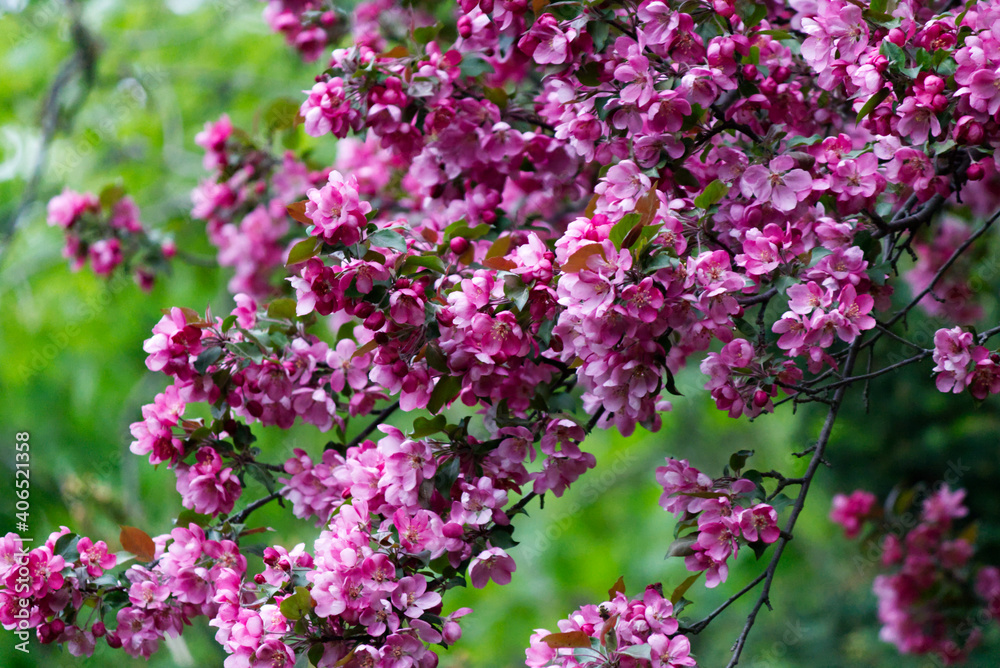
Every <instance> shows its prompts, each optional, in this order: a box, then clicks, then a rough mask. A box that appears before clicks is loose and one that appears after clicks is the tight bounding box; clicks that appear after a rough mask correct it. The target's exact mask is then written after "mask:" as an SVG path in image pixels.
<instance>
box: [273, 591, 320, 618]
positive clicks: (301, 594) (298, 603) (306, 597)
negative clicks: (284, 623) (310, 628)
mask: <svg viewBox="0 0 1000 668" xmlns="http://www.w3.org/2000/svg"><path fill="white" fill-rule="evenodd" d="M315 605H316V603H315V601H313V599H312V596H311V595H310V594H309V590H308V589H306V588H305V587H296V588H295V593H294V594H292V595H291V596H289V597H288V598H286V599H285V600H284V601H282V602H281V607H280V610H281V614H282V615H283V616H284V617H285V619H291V620H296V619H302V618H303V617H305V616H306V615H308V614H309V613H310V612H311V611H312V609H313V606H315Z"/></svg>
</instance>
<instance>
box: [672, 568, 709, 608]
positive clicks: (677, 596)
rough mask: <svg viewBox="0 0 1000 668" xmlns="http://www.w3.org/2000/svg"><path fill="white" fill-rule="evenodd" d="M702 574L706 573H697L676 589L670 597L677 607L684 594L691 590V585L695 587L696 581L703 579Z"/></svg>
mask: <svg viewBox="0 0 1000 668" xmlns="http://www.w3.org/2000/svg"><path fill="white" fill-rule="evenodd" d="M702 572H704V571H701V572H698V573H695V574H694V575H692V576H691V577H689V578H687V579H686V580H684V582H682V583H680V584H679V585H677V588H676V589H674V592H673V593H672V594H671V595H670V602H671V603H673V604H675V605H676V604H677V602H678V601H680V600H681V599H682V598H683V597H684V594H685V593H686V592H687V590H688V589H690V588H691V585H693V584H694V583H695V581H697V580H698V578H699V577H701V573H702Z"/></svg>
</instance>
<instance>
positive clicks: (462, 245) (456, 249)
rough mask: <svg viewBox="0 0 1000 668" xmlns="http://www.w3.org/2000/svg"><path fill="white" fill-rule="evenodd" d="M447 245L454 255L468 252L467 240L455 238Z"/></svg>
mask: <svg viewBox="0 0 1000 668" xmlns="http://www.w3.org/2000/svg"><path fill="white" fill-rule="evenodd" d="M448 245H449V246H450V247H451V252H452V253H454V254H455V255H461V254H462V253H464V252H465V251H467V250H469V240H468V239H465V238H463V237H455V238H454V239H452V240H451V242H450V243H449V244H448Z"/></svg>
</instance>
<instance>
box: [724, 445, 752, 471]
mask: <svg viewBox="0 0 1000 668" xmlns="http://www.w3.org/2000/svg"><path fill="white" fill-rule="evenodd" d="M752 456H753V450H739V451H737V452H734V453H733V454H732V456H730V457H729V468H731V469H732V470H734V471H742V470H743V467H744V466H746V463H747V460H748V459H750V457H752Z"/></svg>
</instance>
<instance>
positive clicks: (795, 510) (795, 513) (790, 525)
mask: <svg viewBox="0 0 1000 668" xmlns="http://www.w3.org/2000/svg"><path fill="white" fill-rule="evenodd" d="M860 342H861V340H860V338H859V339H857V340H855V342H854V343H853V344H851V347H850V351H849V353H848V355H847V361H846V362H845V363H844V375H845V376H849V375H850V373H851V370H852V369H853V368H854V361H855V360H856V359H857V356H858V349H859V348H860V347H861V346H860ZM847 388H848V385H841V386H840V387H838V388H837V391H836V393H835V394H834V397H833V401H832V403H831V405H830V410H829V412H828V413H827V415H826V421H825V422H824V423H823V428H822V430H821V431H820V434H819V439H818V440H817V441H816V445H815V447H814V448H813V453H812V459H810V460H809V466H808V468H807V469H806V473H805V475H804V476H803V477H802V478H803V479H802V487H801V488H800V489H799V495H798V496H797V497H796V498H795V505H794V506H792V513H791V515H789V517H788V521H787V522H786V523H785V528H784V530H783V531H782V533H781V537H780V538H778V542H777V545H776V547H775V550H774V554H773V555H772V556H771V561H770V563H768V565H767V570H766V571H765V572H764V588H763V589H762V590H761V592H760V596H758V597H757V602H756V603H755V604H754V606H753V609H752V610H751V611H750V614H749V615H748V616H747V621H746V623H745V624H744V625H743V630H742V631H741V632H740V635H739V637H738V638H737V639H736V644H735V645H733V654H732V658H731V659H730V661H729V664H728V665H727V667H726V668H733V667H734V666H736V664H738V663H739V662H740V655H742V654H743V648H744V647H745V646H746V642H747V637H748V636H749V635H750V629H751V628H753V625H754V622H755V621H756V620H757V614H758V613H759V612H760V609H761V608H762V607H764V606H765V605H767V607H768V609H770V608H771V602H770V594H771V584H772V583H773V582H774V573H775V570H776V569H777V567H778V562H779V561H780V560H781V555H782V553H783V552H784V551H785V547H786V546H787V545H788V541H790V540H791V538H792V529H794V528H795V522H796V521H797V520H798V518H799V514H800V513H801V512H802V508H803V506H804V505H805V502H806V495H807V494H808V493H809V486H810V484H811V483H812V480H813V477H815V475H816V471H817V470H818V469H819V465H820V463H821V462H822V461H823V453H824V452H826V446H827V443H829V441H830V435H831V434H832V433H833V425H834V423H835V422H836V421H837V413H838V412H839V411H840V405H841V404H842V403H843V401H844V395H845V393H846V392H847Z"/></svg>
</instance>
